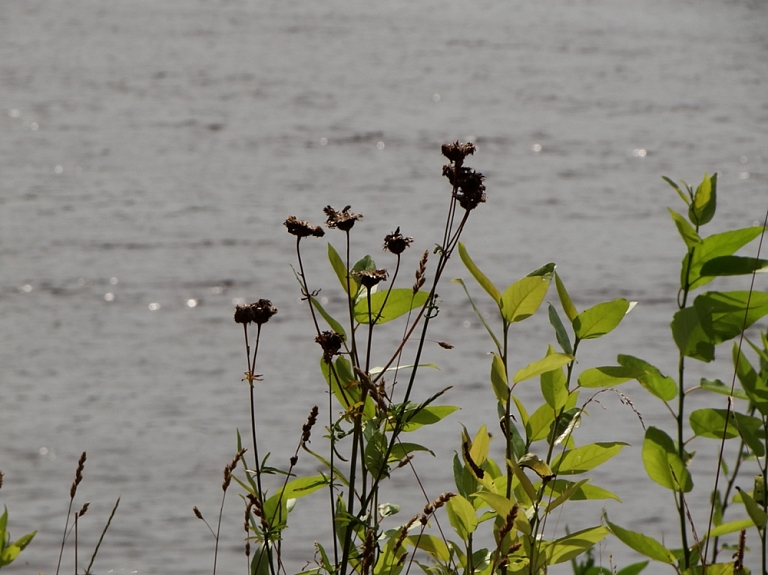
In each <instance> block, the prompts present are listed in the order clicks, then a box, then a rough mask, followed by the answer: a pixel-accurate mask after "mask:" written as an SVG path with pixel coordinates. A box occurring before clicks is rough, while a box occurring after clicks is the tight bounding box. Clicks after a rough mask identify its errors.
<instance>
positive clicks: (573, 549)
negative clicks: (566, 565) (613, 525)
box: [543, 525, 609, 565]
mask: <svg viewBox="0 0 768 575" xmlns="http://www.w3.org/2000/svg"><path fill="white" fill-rule="evenodd" d="M608 533H609V531H608V529H607V528H606V527H604V526H602V525H600V526H598V527H590V528H588V529H582V530H581V531H577V532H575V533H569V534H568V535H566V536H565V537H561V538H560V539H557V540H555V541H552V542H551V544H550V545H546V546H543V547H544V549H545V552H546V564H547V565H557V564H558V563H563V562H564V561H570V560H571V559H573V558H574V557H578V556H579V555H581V554H582V553H586V552H587V551H588V550H589V549H591V548H592V547H594V546H595V544H596V543H598V542H600V541H601V540H603V539H604V538H605V536H606V535H608Z"/></svg>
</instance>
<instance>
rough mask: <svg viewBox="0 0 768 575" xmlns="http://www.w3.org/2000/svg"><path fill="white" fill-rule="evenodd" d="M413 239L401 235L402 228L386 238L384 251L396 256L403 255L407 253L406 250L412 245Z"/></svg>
mask: <svg viewBox="0 0 768 575" xmlns="http://www.w3.org/2000/svg"><path fill="white" fill-rule="evenodd" d="M412 242H413V238H409V237H406V236H404V235H403V234H401V233H400V226H398V228H397V229H396V230H395V231H394V233H391V234H389V235H387V236H384V247H383V248H382V249H384V250H387V251H388V252H391V253H393V254H395V255H398V254H401V253H403V252H404V251H405V248H407V247H408V246H410V245H411V243H412Z"/></svg>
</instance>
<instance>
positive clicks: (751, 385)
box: [733, 342, 768, 416]
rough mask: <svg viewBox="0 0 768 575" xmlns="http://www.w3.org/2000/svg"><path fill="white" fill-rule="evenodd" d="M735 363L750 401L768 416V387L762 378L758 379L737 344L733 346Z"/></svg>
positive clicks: (737, 373) (738, 375) (737, 374)
mask: <svg viewBox="0 0 768 575" xmlns="http://www.w3.org/2000/svg"><path fill="white" fill-rule="evenodd" d="M733 363H734V365H735V366H736V376H737V377H738V378H739V381H740V382H741V385H742V387H743V388H744V391H745V392H746V393H747V395H748V396H749V399H750V400H751V401H752V403H753V404H754V405H755V407H756V408H757V409H758V411H760V413H761V414H763V416H766V415H768V385H767V384H766V382H765V381H764V380H763V379H762V378H760V377H758V375H757V372H756V371H755V369H754V368H753V367H752V365H751V364H750V363H749V360H748V359H747V358H746V356H745V355H744V354H743V353H742V352H741V351H740V350H739V345H738V344H737V343H735V342H734V344H733Z"/></svg>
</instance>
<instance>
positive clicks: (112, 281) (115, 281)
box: [109, 278, 117, 286]
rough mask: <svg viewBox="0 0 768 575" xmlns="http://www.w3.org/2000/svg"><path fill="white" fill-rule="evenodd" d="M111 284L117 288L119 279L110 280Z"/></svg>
mask: <svg viewBox="0 0 768 575" xmlns="http://www.w3.org/2000/svg"><path fill="white" fill-rule="evenodd" d="M109 283H110V284H112V285H113V286H116V285H117V278H109Z"/></svg>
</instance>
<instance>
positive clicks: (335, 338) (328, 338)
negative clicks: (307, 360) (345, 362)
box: [315, 331, 344, 363]
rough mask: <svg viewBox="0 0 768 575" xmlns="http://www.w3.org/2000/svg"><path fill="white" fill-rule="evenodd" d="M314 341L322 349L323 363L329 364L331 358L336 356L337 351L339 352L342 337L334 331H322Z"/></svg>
mask: <svg viewBox="0 0 768 575" xmlns="http://www.w3.org/2000/svg"><path fill="white" fill-rule="evenodd" d="M315 341H316V342H317V343H319V344H320V347H322V348H323V359H325V363H331V359H332V358H333V356H334V355H338V354H339V350H341V346H342V344H343V343H344V336H343V335H341V334H339V333H336V332H335V331H324V332H323V333H321V334H320V335H318V336H317V337H316V338H315Z"/></svg>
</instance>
